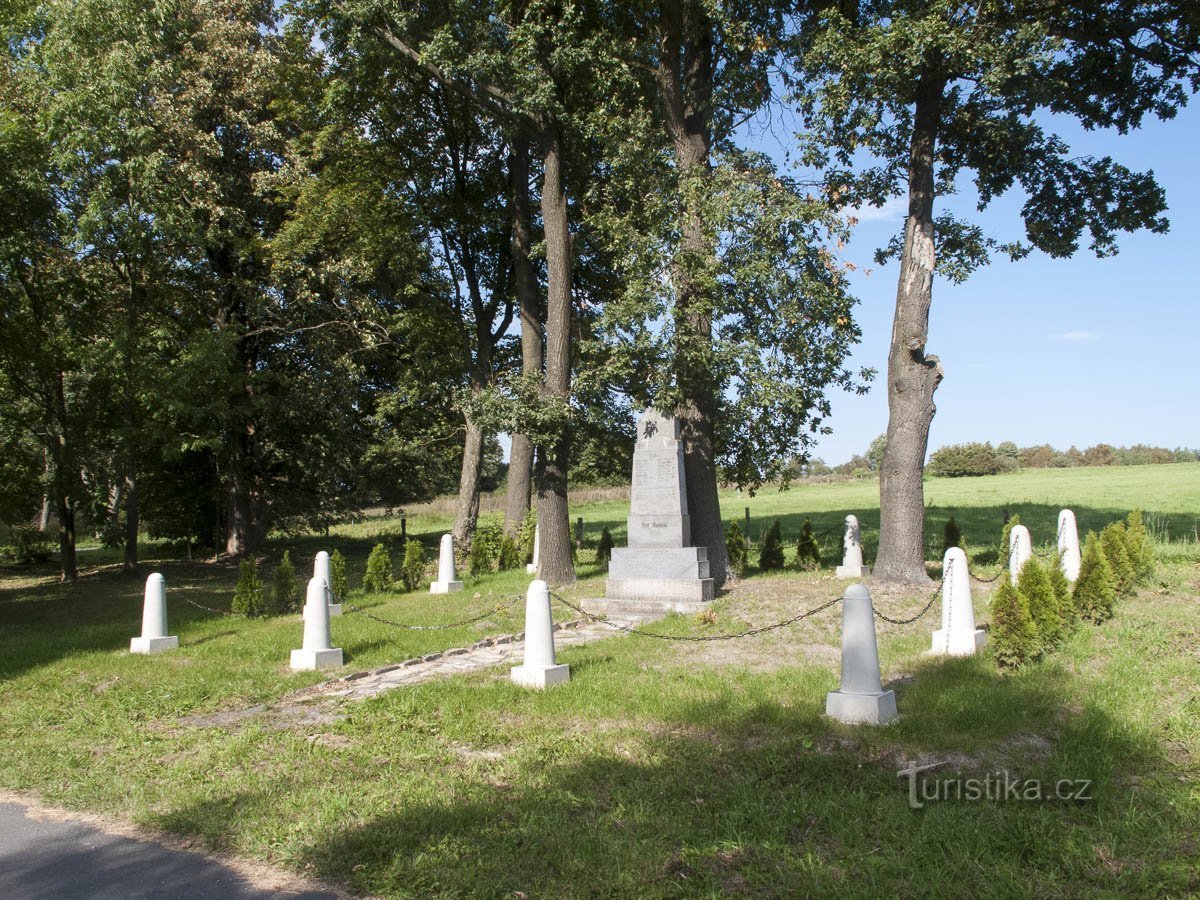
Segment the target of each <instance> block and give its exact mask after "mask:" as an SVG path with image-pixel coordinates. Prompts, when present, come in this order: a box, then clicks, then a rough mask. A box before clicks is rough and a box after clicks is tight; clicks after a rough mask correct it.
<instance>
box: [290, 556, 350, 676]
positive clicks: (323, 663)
mask: <svg viewBox="0 0 1200 900" xmlns="http://www.w3.org/2000/svg"><path fill="white" fill-rule="evenodd" d="M326 590H327V589H326V586H325V582H323V581H321V579H319V578H310V579H309V581H308V590H307V592H306V593H305V595H304V597H305V599H304V645H303V647H302V648H301V649H299V650H293V651H292V658H291V667H292V669H293V670H294V671H302V670H311V669H336V668H337V667H338V666H340V665H341V664H342V650H341V648H340V647H331V646H329V645H330V637H329V599H328V597H327V596H326Z"/></svg>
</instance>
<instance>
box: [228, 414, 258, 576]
mask: <svg viewBox="0 0 1200 900" xmlns="http://www.w3.org/2000/svg"><path fill="white" fill-rule="evenodd" d="M248 440H249V439H248V437H247V436H246V435H245V434H240V435H235V437H234V444H235V448H234V450H233V452H232V453H231V454H230V458H229V463H228V464H227V466H226V473H225V478H226V497H227V502H228V507H227V509H226V514H225V552H226V553H228V554H229V555H230V556H245V555H246V554H247V553H249V552H251V550H253V549H254V514H253V510H252V508H251V500H250V481H249V478H248V476H247V460H246V457H247V456H248V446H247V445H248Z"/></svg>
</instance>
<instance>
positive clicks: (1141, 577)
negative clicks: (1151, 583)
mask: <svg viewBox="0 0 1200 900" xmlns="http://www.w3.org/2000/svg"><path fill="white" fill-rule="evenodd" d="M1125 540H1126V545H1127V547H1128V549H1129V561H1130V562H1131V563H1132V564H1133V570H1134V573H1135V577H1136V580H1137V581H1139V582H1141V581H1145V580H1146V579H1147V578H1149V577H1150V576H1151V575H1153V574H1154V566H1155V557H1154V542H1153V541H1151V540H1150V533H1149V532H1148V531H1147V530H1146V523H1145V522H1144V521H1142V511H1141V510H1140V509H1135V510H1133V511H1132V512H1130V513H1129V515H1128V516H1127V517H1126V519H1125Z"/></svg>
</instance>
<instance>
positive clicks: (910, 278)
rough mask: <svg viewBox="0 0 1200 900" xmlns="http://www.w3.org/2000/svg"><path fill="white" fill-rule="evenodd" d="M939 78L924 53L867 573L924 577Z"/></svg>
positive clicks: (933, 366)
mask: <svg viewBox="0 0 1200 900" xmlns="http://www.w3.org/2000/svg"><path fill="white" fill-rule="evenodd" d="M944 88H945V80H944V78H943V77H942V76H941V75H939V74H938V73H937V71H936V66H935V65H933V64H931V63H930V62H929V61H927V62H926V66H925V68H924V70H923V71H922V74H921V80H920V82H919V83H918V86H917V100H916V109H915V112H914V121H913V135H912V148H911V152H910V157H909V168H908V220H907V221H906V222H905V226H904V253H903V255H902V256H901V258H900V280H899V284H898V286H897V289H896V315H895V318H894V320H893V323H892V344H891V349H890V351H889V353H888V383H887V389H888V429H887V447H886V448H885V449H884V452H883V463H882V465H881V466H880V471H879V515H880V523H879V554H878V556H877V558H876V560H875V568H874V572H873V578H874V580H876V581H880V582H894V583H906V584H913V583H916V584H927V583H929V575H928V573H927V572H926V571H925V491H924V486H923V484H922V475H923V472H924V466H925V452H926V450H927V449H928V447H929V426H930V423H931V422H932V421H933V415H934V412H935V411H936V410H935V407H934V405H933V392H934V391H935V390H937V386H938V384H939V383H940V382H941V380H942V366H941V363H940V362H939V361H938V358H937V357H936V356H926V355H925V342H926V341H927V340H928V338H929V306H930V303H931V302H932V299H933V273H934V266H935V261H936V257H935V244H934V234H933V200H934V184H933V179H934V170H933V167H934V148H935V144H936V140H937V129H938V121H939V115H940V107H941V100H942V91H943V90H944Z"/></svg>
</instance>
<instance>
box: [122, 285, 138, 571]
mask: <svg viewBox="0 0 1200 900" xmlns="http://www.w3.org/2000/svg"><path fill="white" fill-rule="evenodd" d="M128 275H129V304H128V307H127V309H126V311H125V347H124V354H123V356H124V359H123V364H124V377H125V399H124V403H123V404H122V405H123V410H122V412H123V413H124V418H125V479H124V480H125V559H124V562H123V565H122V571H124V572H126V573H132V572H136V571H137V565H138V526H139V525H140V524H141V523H140V521H139V516H140V510H139V505H138V485H137V478H138V456H139V452H138V446H139V443H140V441H139V434H138V430H139V425H140V423H139V422H138V404H137V389H136V387H135V386H134V385H135V383H136V382H135V377H136V373H135V372H134V347H135V346H136V341H137V328H138V310H139V307H140V304H139V303H138V300H139V288H138V283H137V280H136V279H135V277H134V275H133V270H132V268H130V269H129V271H128Z"/></svg>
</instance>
